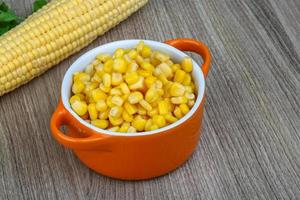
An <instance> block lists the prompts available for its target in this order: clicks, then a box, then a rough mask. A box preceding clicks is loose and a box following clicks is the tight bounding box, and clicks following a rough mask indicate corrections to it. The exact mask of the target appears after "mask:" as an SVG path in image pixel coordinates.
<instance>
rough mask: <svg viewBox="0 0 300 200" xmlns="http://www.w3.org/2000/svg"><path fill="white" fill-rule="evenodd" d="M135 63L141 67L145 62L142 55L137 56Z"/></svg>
mask: <svg viewBox="0 0 300 200" xmlns="http://www.w3.org/2000/svg"><path fill="white" fill-rule="evenodd" d="M135 61H136V62H137V63H138V64H139V65H141V64H142V63H143V62H144V58H143V57H142V56H141V55H139V54H138V55H137V56H136V59H135Z"/></svg>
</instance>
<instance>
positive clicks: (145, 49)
mask: <svg viewBox="0 0 300 200" xmlns="http://www.w3.org/2000/svg"><path fill="white" fill-rule="evenodd" d="M151 53H152V50H151V48H150V47H149V46H147V45H144V46H143V48H142V50H141V55H142V56H143V57H144V58H148V57H150V56H151Z"/></svg>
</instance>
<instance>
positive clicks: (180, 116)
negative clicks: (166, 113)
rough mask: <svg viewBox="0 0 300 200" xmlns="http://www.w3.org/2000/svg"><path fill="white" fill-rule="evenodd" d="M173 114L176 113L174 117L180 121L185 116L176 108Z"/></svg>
mask: <svg viewBox="0 0 300 200" xmlns="http://www.w3.org/2000/svg"><path fill="white" fill-rule="evenodd" d="M173 113H174V115H175V116H176V117H177V118H178V119H180V118H182V117H183V114H182V112H181V110H180V108H179V107H176V108H175V109H174V111H173Z"/></svg>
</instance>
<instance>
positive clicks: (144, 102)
mask: <svg viewBox="0 0 300 200" xmlns="http://www.w3.org/2000/svg"><path fill="white" fill-rule="evenodd" d="M139 104H140V105H141V106H142V107H143V108H145V110H147V111H149V110H152V106H151V105H150V104H149V103H148V102H147V101H145V100H144V99H142V100H141V101H140V102H139Z"/></svg>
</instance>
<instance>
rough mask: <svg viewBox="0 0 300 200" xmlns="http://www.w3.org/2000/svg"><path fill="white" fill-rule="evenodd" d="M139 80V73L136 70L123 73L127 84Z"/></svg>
mask: <svg viewBox="0 0 300 200" xmlns="http://www.w3.org/2000/svg"><path fill="white" fill-rule="evenodd" d="M138 80H139V75H138V73H137V72H130V73H127V74H126V75H125V81H126V83H127V84H129V85H131V84H134V83H136V82H137V81H138Z"/></svg>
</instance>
